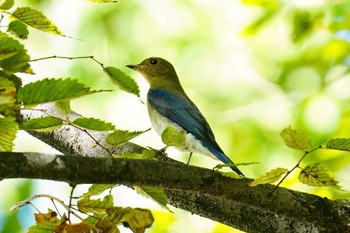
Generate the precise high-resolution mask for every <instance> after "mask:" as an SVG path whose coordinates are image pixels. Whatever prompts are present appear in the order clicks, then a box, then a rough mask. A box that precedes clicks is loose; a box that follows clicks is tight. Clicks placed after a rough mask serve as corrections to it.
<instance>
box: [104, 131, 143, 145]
mask: <svg viewBox="0 0 350 233" xmlns="http://www.w3.org/2000/svg"><path fill="white" fill-rule="evenodd" d="M144 132H145V131H133V132H131V131H126V130H116V131H114V132H113V133H110V134H109V135H108V136H107V137H106V139H105V140H106V143H108V144H110V145H113V146H120V145H122V144H124V143H126V142H128V141H129V140H131V139H133V138H135V137H137V136H139V135H141V134H143V133H144Z"/></svg>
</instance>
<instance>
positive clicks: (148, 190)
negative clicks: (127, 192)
mask: <svg viewBox="0 0 350 233" xmlns="http://www.w3.org/2000/svg"><path fill="white" fill-rule="evenodd" d="M133 188H134V189H135V190H136V192H137V193H138V194H140V195H142V196H144V197H147V198H149V199H152V200H153V201H155V202H156V203H157V204H158V205H160V206H161V207H163V208H164V209H166V210H168V211H169V212H171V210H170V209H169V208H168V207H167V206H166V205H167V202H168V200H167V195H166V194H165V193H164V190H163V189H161V188H155V187H150V186H142V187H138V186H134V187H133Z"/></svg>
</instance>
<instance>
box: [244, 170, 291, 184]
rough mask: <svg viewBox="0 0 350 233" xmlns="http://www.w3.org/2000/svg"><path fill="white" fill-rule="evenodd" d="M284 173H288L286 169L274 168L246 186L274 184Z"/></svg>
mask: <svg viewBox="0 0 350 233" xmlns="http://www.w3.org/2000/svg"><path fill="white" fill-rule="evenodd" d="M286 172H288V169H287V168H281V167H278V168H274V169H272V170H271V171H269V172H267V173H266V174H265V175H263V176H261V177H259V178H257V179H254V181H251V182H249V183H248V185H249V186H256V185H258V184H269V183H273V182H276V181H277V180H279V179H280V178H281V176H282V175H283V174H284V173H286Z"/></svg>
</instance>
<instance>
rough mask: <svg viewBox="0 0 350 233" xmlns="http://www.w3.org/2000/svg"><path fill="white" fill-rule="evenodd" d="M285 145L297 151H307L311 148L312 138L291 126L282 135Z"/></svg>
mask: <svg viewBox="0 0 350 233" xmlns="http://www.w3.org/2000/svg"><path fill="white" fill-rule="evenodd" d="M280 135H281V137H282V139H283V141H284V143H285V144H286V145H287V146H288V147H290V148H292V149H297V150H303V151H304V150H307V149H308V148H310V147H311V138H310V137H309V135H307V134H306V133H305V132H302V131H297V130H294V129H292V127H291V126H289V127H287V128H285V129H283V130H282V132H281V133H280Z"/></svg>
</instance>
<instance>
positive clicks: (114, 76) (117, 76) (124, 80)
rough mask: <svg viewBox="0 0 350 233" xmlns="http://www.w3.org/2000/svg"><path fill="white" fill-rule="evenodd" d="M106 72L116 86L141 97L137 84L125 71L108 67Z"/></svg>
mask: <svg viewBox="0 0 350 233" xmlns="http://www.w3.org/2000/svg"><path fill="white" fill-rule="evenodd" d="M104 71H105V72H106V73H107V74H108V76H109V77H110V79H111V80H112V82H113V83H114V84H116V85H117V86H118V87H119V88H120V89H122V90H123V91H126V92H129V93H132V94H135V95H137V96H140V90H139V86H138V85H137V83H136V82H135V81H134V80H133V79H132V78H131V77H130V76H128V75H126V74H125V73H124V72H123V71H121V70H119V69H117V68H115V67H112V66H109V67H106V68H105V69H104Z"/></svg>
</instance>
